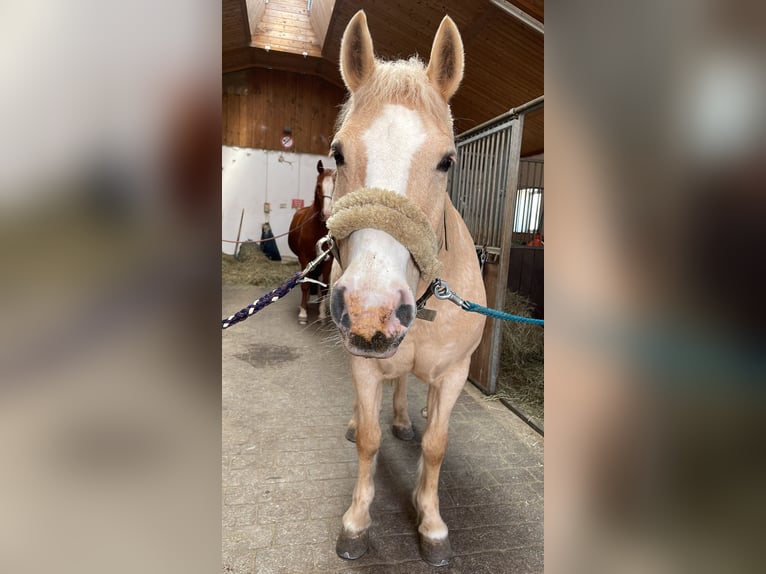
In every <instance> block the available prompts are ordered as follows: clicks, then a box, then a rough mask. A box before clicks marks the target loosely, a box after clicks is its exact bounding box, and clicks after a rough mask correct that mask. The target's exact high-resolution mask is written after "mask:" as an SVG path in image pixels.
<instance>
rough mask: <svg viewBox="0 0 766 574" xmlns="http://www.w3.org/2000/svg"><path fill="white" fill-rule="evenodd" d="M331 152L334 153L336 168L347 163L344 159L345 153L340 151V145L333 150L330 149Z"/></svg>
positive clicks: (333, 147)
mask: <svg viewBox="0 0 766 574" xmlns="http://www.w3.org/2000/svg"><path fill="white" fill-rule="evenodd" d="M330 151H331V152H332V157H333V159H334V160H335V165H336V167H340V166H342V165H343V163H344V162H345V159H344V157H343V152H342V151H341V149H340V146H339V145H334V146H332V148H330Z"/></svg>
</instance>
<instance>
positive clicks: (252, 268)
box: [221, 243, 300, 289]
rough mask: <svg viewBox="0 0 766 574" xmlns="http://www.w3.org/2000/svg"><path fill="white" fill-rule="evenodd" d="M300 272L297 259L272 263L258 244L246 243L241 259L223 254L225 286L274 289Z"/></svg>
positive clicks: (222, 278) (222, 269)
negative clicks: (251, 286) (252, 286)
mask: <svg viewBox="0 0 766 574" xmlns="http://www.w3.org/2000/svg"><path fill="white" fill-rule="evenodd" d="M298 271H300V265H299V264H298V261H297V260H295V259H282V261H271V260H270V259H269V258H268V257H266V255H265V254H264V253H263V252H262V251H261V249H260V247H259V246H258V244H257V243H246V244H244V245H242V246H241V247H240V249H239V257H238V258H235V257H233V256H232V255H227V254H225V253H222V254H221V283H222V284H224V285H258V286H261V287H268V288H269V289H273V288H274V287H277V286H278V285H280V284H282V283H284V282H285V281H287V280H288V279H289V278H290V277H292V276H293V275H294V274H295V273H297V272H298Z"/></svg>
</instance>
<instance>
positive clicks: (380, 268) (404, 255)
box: [344, 104, 426, 306]
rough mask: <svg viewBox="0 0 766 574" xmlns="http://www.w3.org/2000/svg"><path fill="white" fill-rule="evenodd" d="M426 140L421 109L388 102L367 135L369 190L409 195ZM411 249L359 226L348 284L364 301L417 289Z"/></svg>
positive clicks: (382, 301) (382, 302)
mask: <svg viewBox="0 0 766 574" xmlns="http://www.w3.org/2000/svg"><path fill="white" fill-rule="evenodd" d="M425 140H426V134H425V130H424V126H423V122H422V121H421V120H420V116H419V115H418V113H417V112H415V111H413V110H410V109H408V108H405V107H404V106H399V105H393V104H388V105H386V106H385V107H384V108H383V113H382V114H381V115H380V116H378V117H377V118H376V119H375V121H374V122H372V124H371V125H370V127H369V128H367V130H366V131H365V132H364V133H363V134H362V142H363V143H364V145H365V149H366V152H367V177H366V179H365V182H364V185H365V187H367V188H373V187H377V188H380V189H386V190H389V191H393V192H395V193H398V194H399V195H406V193H407V182H408V181H409V177H410V166H411V165H412V158H413V156H414V155H415V153H416V152H417V151H418V149H420V147H421V146H422V145H423V143H424V142H425ZM409 262H410V253H409V251H407V249H405V248H404V247H403V246H402V245H401V244H400V243H399V242H398V241H396V240H395V239H394V238H393V237H391V236H390V235H389V234H388V233H386V232H384V231H380V230H377V229H360V230H359V231H356V232H354V233H352V234H351V236H350V237H349V267H348V270H347V273H346V274H345V275H344V281H345V283H346V286H347V287H349V288H350V289H351V290H356V291H359V292H362V293H364V298H365V305H367V306H386V305H390V304H391V302H390V301H389V299H390V298H392V297H394V298H398V293H399V291H400V290H406V289H410V290H412V289H414V285H409V284H408V282H407V266H408V263H409Z"/></svg>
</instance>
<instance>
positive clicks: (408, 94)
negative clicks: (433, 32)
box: [335, 56, 453, 132]
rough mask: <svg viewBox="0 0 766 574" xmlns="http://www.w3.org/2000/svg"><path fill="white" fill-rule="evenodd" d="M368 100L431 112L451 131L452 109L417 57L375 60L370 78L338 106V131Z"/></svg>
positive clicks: (437, 120)
mask: <svg viewBox="0 0 766 574" xmlns="http://www.w3.org/2000/svg"><path fill="white" fill-rule="evenodd" d="M368 102H387V103H393V104H402V105H404V106H407V107H409V108H413V109H419V110H422V111H424V112H425V113H427V114H429V115H431V116H432V117H433V118H434V120H435V121H436V122H437V123H438V124H445V123H446V124H447V126H448V128H449V131H450V132H452V130H453V127H452V112H451V111H450V107H449V104H447V102H445V101H444V98H442V96H441V94H439V92H438V91H437V90H436V88H434V86H433V85H432V84H431V82H430V81H429V79H428V75H427V74H426V66H425V64H424V63H423V61H422V60H420V58H418V57H417V56H412V57H411V58H410V59H409V60H394V61H384V60H379V59H377V58H376V59H375V70H374V71H373V73H372V76H371V77H370V79H369V80H367V81H366V82H365V84H364V85H363V86H361V87H360V88H359V89H358V90H357V91H356V92H354V93H353V94H349V96H348V99H347V100H346V102H345V103H344V104H343V106H342V107H341V111H340V114H338V120H337V122H336V124H335V131H336V132H337V131H338V130H339V129H340V128H341V126H342V125H343V123H344V122H345V120H346V118H347V117H348V115H349V114H350V113H351V112H352V111H353V110H354V109H355V108H357V107H359V108H362V107H364V106H365V105H366V104H367V103H368Z"/></svg>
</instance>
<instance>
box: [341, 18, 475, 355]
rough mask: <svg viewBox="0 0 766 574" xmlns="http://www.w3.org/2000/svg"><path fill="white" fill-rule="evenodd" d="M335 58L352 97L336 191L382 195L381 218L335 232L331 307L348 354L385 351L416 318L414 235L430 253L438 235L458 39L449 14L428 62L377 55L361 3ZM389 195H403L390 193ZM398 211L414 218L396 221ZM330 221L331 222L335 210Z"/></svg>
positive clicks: (450, 152)
mask: <svg viewBox="0 0 766 574" xmlns="http://www.w3.org/2000/svg"><path fill="white" fill-rule="evenodd" d="M340 67H341V74H342V76H343V81H344V82H345V84H346V87H347V88H348V90H349V92H350V97H349V99H348V101H347V102H346V104H345V106H344V108H343V110H342V111H341V114H340V117H339V120H338V129H337V133H336V135H335V138H334V141H333V143H332V153H333V155H334V157H335V162H336V165H337V179H336V183H335V194H334V200H335V203H336V206H338V207H339V203H338V202H340V201H341V200H342V199H343V198H344V197H345V196H348V195H349V194H352V195H353V194H354V192H357V191H359V190H365V193H364V194H360V195H359V197H360V198H361V197H371V198H375V197H377V196H380V197H381V198H386V201H387V205H386V206H385V208H383V207H381V209H382V210H383V212H384V213H383V216H385V218H386V219H387V222H386V223H385V224H383V223H382V221H381V222H378V221H376V220H375V217H373V216H369V214H370V213H372V212H371V211H369V210H368V212H366V213H367V215H368V217H365V218H363V221H362V222H361V224H360V226H359V227H358V229H356V230H355V231H353V232H352V233H350V234H349V235H348V237H347V238H346V239H342V240H341V241H339V246H338V247H339V251H340V264H341V266H342V269H340V270H337V269H336V274H335V278H337V280H336V281H335V283H334V285H333V293H332V298H331V312H332V317H333V320H334V321H335V323H336V324H337V325H338V328H339V330H340V333H341V336H342V338H343V340H344V343H345V345H346V348H347V349H348V350H349V351H350V352H351V353H353V354H356V355H361V356H366V357H378V358H385V357H389V356H391V355H393V354H394V353H395V352H396V349H397V347H398V345H399V343H401V341H402V339H403V338H404V336H405V334H406V333H407V331H408V329H409V327H410V326H411V324H412V322H413V320H414V319H415V312H416V311H415V293H416V289H417V286H418V283H419V281H420V280H421V279H424V280H427V274H424V273H422V272H423V265H422V264H421V261H418V259H417V256H416V254H415V250H414V249H413V247H412V244H413V243H417V242H418V239H417V237H418V236H421V235H428V236H429V237H431V238H433V241H432V243H433V245H434V249H433V253H431V258H433V259H434V260H435V257H436V251H438V249H439V247H438V246H439V245H440V244H441V243H442V242H443V239H444V209H445V205H446V202H448V201H449V199H448V197H447V194H446V186H447V172H448V171H449V168H450V166H451V165H452V163H453V161H454V157H455V147H454V145H455V144H454V139H453V132H452V115H451V112H450V109H449V105H448V101H449V99H450V98H451V97H452V95H453V94H454V93H455V91H456V90H457V87H458V85H459V83H460V81H461V79H462V76H463V44H462V41H461V39H460V34H459V33H458V31H457V27H456V26H455V24H454V22H453V21H452V20H451V19H450V18H449V17H445V18H444V19H443V20H442V23H441V26H440V27H439V30H438V31H437V33H436V37H435V38H434V42H433V47H432V48H431V59H430V61H429V63H428V65H427V66H426V65H425V64H423V63H422V62H421V61H420V60H418V59H416V58H412V59H410V60H407V61H395V62H382V61H379V60H376V58H375V56H374V52H373V46H372V38H371V37H370V32H369V30H368V28H367V20H366V17H365V15H364V12H361V11H360V12H358V13H357V14H356V15H355V16H354V17H353V18H352V20H351V21H350V22H349V24H348V27H347V28H346V31H345V33H344V34H343V40H342V43H341V63H340ZM372 190H375V192H374V193H368V192H370V191H372ZM376 194H377V195H376ZM393 195H396V196H400V198H406V199H402V200H399V198H393V199H394V200H396V201H388V200H390V199H391V197H392V196H393ZM371 201H376V200H375V199H372V200H371ZM391 205H393V207H391ZM362 207H363V206H362ZM376 207H377V206H376ZM400 208H401V209H400ZM397 210H400V211H405V212H408V213H410V214H411V215H417V217H409V218H408V217H403V218H402V219H400V220H399V219H397V217H398V215H397V213H399V212H398V211H397ZM414 212H417V213H414ZM383 216H381V218H382V217H383ZM333 217H335V216H333ZM376 217H377V216H376ZM416 220H417V222H422V226H421V227H417V225H420V223H417V224H416V223H413V222H414V221H416ZM328 227H330V229H331V231H332V229H333V227H332V219H331V220H330V222H329V223H328ZM405 237H409V238H410V239H404V238H405ZM413 256H415V259H413ZM339 272H340V276H339V277H338V273H339Z"/></svg>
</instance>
